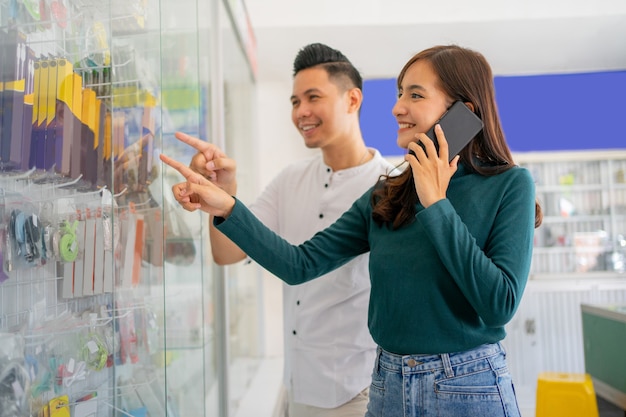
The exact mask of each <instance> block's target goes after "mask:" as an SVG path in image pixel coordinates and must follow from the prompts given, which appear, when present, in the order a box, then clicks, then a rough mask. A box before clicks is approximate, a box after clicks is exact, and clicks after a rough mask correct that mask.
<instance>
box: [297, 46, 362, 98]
mask: <svg viewBox="0 0 626 417" xmlns="http://www.w3.org/2000/svg"><path fill="white" fill-rule="evenodd" d="M317 66H320V67H322V68H324V69H325V70H326V72H327V73H328V76H329V77H330V78H335V79H342V78H343V79H345V78H347V79H349V80H350V83H351V84H352V85H351V86H349V87H348V88H354V87H357V88H359V89H361V90H362V89H363V78H361V74H360V73H359V71H358V70H357V69H356V68H355V67H354V65H352V63H351V62H350V60H349V59H348V58H346V56H345V55H344V54H342V53H341V51H339V50H337V49H333V48H331V47H330V46H328V45H324V44H323V43H312V44H309V45H307V46H305V47H304V48H302V49H300V51H299V52H298V55H296V59H294V61H293V75H294V77H295V76H296V74H298V73H299V72H300V71H302V70H304V69H307V68H312V67H317Z"/></svg>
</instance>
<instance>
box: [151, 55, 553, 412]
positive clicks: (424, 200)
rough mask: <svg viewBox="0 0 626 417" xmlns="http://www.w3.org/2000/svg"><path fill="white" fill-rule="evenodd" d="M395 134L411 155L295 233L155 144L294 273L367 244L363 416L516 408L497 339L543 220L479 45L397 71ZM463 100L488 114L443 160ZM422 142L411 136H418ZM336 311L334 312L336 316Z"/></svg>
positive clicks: (232, 234)
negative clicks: (307, 232) (270, 226)
mask: <svg viewBox="0 0 626 417" xmlns="http://www.w3.org/2000/svg"><path fill="white" fill-rule="evenodd" d="M398 93H399V94H398V101H397V103H396V105H395V106H394V108H393V112H394V115H395V117H396V118H397V120H398V124H399V130H398V139H397V142H398V145H399V146H401V147H403V148H407V149H408V150H409V151H412V153H411V152H409V153H407V155H406V156H405V160H406V161H407V162H408V163H409V166H410V169H406V170H405V171H404V172H403V173H402V174H401V175H399V176H396V177H391V176H390V177H383V178H381V180H380V181H379V182H378V183H377V184H375V185H374V187H372V189H370V190H369V191H368V192H367V193H365V194H364V195H363V196H362V197H361V198H360V199H359V200H357V201H356V202H355V203H354V205H353V206H352V207H351V208H350V209H349V210H348V211H347V212H346V213H344V215H343V216H342V217H341V218H340V219H339V220H337V222H335V223H334V224H333V225H332V226H330V227H329V228H327V229H325V230H324V231H322V232H319V233H318V234H316V235H315V236H314V237H312V238H311V239H310V240H309V241H307V242H305V243H303V244H301V245H299V246H292V245H289V244H288V243H286V242H285V241H283V240H282V239H280V238H279V237H278V236H276V235H274V234H273V233H272V232H270V231H268V230H267V229H266V228H265V227H264V226H263V225H262V224H261V223H259V222H258V220H256V219H255V218H254V216H252V215H251V214H250V212H249V211H248V210H247V209H246V207H245V206H244V205H243V204H242V203H241V202H239V201H238V200H236V199H235V198H233V197H230V196H228V195H227V194H226V193H225V192H223V191H222V190H220V189H218V188H217V187H216V186H214V185H213V184H212V183H210V182H209V181H208V180H206V179H204V178H203V177H201V176H199V175H198V174H194V173H193V172H192V171H191V170H190V169H188V168H186V167H185V166H184V165H182V164H180V163H178V162H176V161H173V160H171V159H170V158H168V157H166V156H162V159H163V161H164V162H166V163H168V164H170V165H171V166H173V167H174V168H176V169H178V170H179V171H180V172H181V173H182V174H183V175H184V176H185V177H186V179H187V182H186V183H181V184H177V185H176V186H174V188H173V192H174V194H175V196H176V199H177V200H178V201H179V202H180V203H181V204H183V206H184V207H185V208H186V209H188V210H195V209H202V210H204V211H206V212H208V213H210V214H212V215H213V216H215V218H214V219H213V221H214V224H215V225H216V226H217V227H218V229H219V230H220V231H222V232H223V233H225V234H226V235H227V236H228V237H229V238H230V239H231V240H233V241H234V242H235V243H236V244H237V245H239V246H240V247H241V249H243V250H244V252H246V253H247V254H248V255H249V256H250V257H251V258H253V259H255V260H256V261H257V262H258V263H259V264H261V265H262V266H263V267H265V268H266V269H268V270H269V271H270V272H272V273H274V274H275V275H277V276H278V277H280V278H281V279H283V280H284V281H285V282H287V283H288V284H299V283H302V282H305V281H308V280H311V279H314V278H315V277H317V276H319V275H322V274H324V273H326V272H328V271H330V270H332V269H334V268H337V267H338V266H340V265H342V264H344V263H346V262H347V261H349V260H350V259H352V258H353V257H354V256H357V255H359V254H361V253H365V252H368V251H369V252H370V279H371V282H372V289H371V295H370V302H369V312H368V316H369V317H368V323H369V329H370V333H371V334H372V337H373V339H374V341H375V342H376V343H377V344H378V354H377V358H376V363H375V365H374V369H373V373H372V383H371V386H370V401H369V405H368V411H367V414H366V417H378V416H409V415H410V416H421V415H428V416H430V415H433V416H446V417H450V416H468V415H477V416H481V417H489V416H519V415H520V412H519V408H518V405H517V401H516V399H515V393H514V389H513V384H512V381H511V377H510V374H509V372H508V370H507V367H506V361H505V353H504V351H503V350H502V347H501V345H500V341H501V340H502V339H503V338H504V337H505V330H504V326H505V324H506V323H507V322H508V321H509V320H510V319H511V318H512V317H513V315H514V314H515V311H516V310H517V307H518V306H519V303H520V300H521V298H522V294H523V291H524V287H525V285H526V281H527V277H528V272H529V269H530V262H531V254H532V241H533V233H534V227H535V226H538V225H539V224H540V223H541V211H540V209H539V206H538V205H536V204H535V197H534V183H533V180H532V177H531V176H530V174H529V173H528V171H527V170H525V169H523V168H520V167H518V166H515V165H514V163H513V160H512V157H511V152H510V150H509V148H508V145H507V143H506V141H505V139H504V134H503V132H502V128H501V126H500V121H499V117H498V112H497V108H496V104H495V94H494V87H493V76H492V73H491V69H490V67H489V64H488V63H487V61H486V60H485V59H484V57H483V56H482V55H481V54H479V53H477V52H475V51H472V50H469V49H466V48H461V47H458V46H436V47H433V48H430V49H427V50H424V51H422V52H420V53H418V54H417V55H415V56H414V57H413V58H411V60H409V61H408V62H407V63H406V65H405V66H404V68H403V69H402V71H401V72H400V75H399V77H398ZM457 100H461V101H462V102H464V103H465V104H466V105H467V106H468V108H470V109H471V110H472V111H473V112H474V113H475V114H476V115H477V116H478V117H479V118H480V119H482V121H483V124H484V127H483V129H482V131H481V132H480V133H478V134H477V135H476V136H475V137H474V138H473V139H472V140H471V141H470V143H469V144H468V145H467V146H466V147H465V148H464V149H463V150H462V151H461V152H460V154H459V155H458V156H455V157H454V158H452V160H451V162H448V161H449V160H450V159H449V158H448V144H447V141H446V139H445V132H443V131H442V129H441V128H440V126H437V127H436V128H435V133H436V136H437V140H438V143H439V150H438V152H437V149H436V148H435V145H434V143H433V142H432V141H431V140H430V139H428V137H427V136H426V135H425V133H424V132H426V131H427V130H428V129H429V128H430V127H431V126H432V125H433V124H434V123H435V122H436V121H437V120H438V119H439V118H440V117H441V115H442V114H443V113H445V111H446V110H447V109H448V108H449V107H450V106H451V105H452V103H454V102H455V101H457ZM418 142H419V143H418ZM338 319H341V318H338Z"/></svg>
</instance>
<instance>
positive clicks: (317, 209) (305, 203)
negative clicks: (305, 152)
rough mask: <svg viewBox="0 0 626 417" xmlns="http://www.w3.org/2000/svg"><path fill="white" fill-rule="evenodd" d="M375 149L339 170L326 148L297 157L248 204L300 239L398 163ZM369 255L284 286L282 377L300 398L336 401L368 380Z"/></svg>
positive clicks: (371, 351) (322, 403)
mask: <svg viewBox="0 0 626 417" xmlns="http://www.w3.org/2000/svg"><path fill="white" fill-rule="evenodd" d="M370 151H373V152H374V158H373V159H371V160H370V161H368V162H366V163H365V164H362V165H359V166H357V167H353V168H348V169H344V170H341V171H336V172H333V171H332V170H331V169H330V167H328V166H327V165H326V164H324V161H323V158H322V156H321V155H319V156H316V157H313V158H310V159H306V160H304V161H300V162H297V163H294V164H292V165H290V166H288V167H287V168H285V169H284V170H283V171H282V172H281V173H280V174H278V176H277V177H276V178H274V179H273V180H272V182H271V183H270V184H269V185H268V187H267V188H266V189H265V190H264V191H263V193H262V194H261V195H260V196H259V198H258V199H257V201H256V202H255V203H254V204H252V205H251V206H250V209H251V210H252V212H253V213H254V214H255V215H256V216H257V217H258V218H259V219H260V220H261V221H262V222H263V223H264V224H265V225H266V226H268V227H269V228H270V229H272V230H274V231H275V232H276V233H278V234H279V235H281V236H282V237H284V238H285V239H287V240H288V241H289V242H291V243H293V244H299V243H302V242H303V241H305V240H307V239H309V238H310V237H312V236H313V235H314V234H315V232H317V231H319V230H322V229H324V228H326V227H327V226H329V225H330V224H332V223H333V222H334V221H335V220H337V219H338V218H339V217H340V216H341V214H343V212H344V211H346V210H347V209H348V208H350V206H351V205H352V203H353V202H354V201H355V200H356V199H357V198H359V197H360V196H361V195H363V193H365V191H367V190H368V189H369V188H370V187H372V186H373V185H374V184H375V183H376V180H377V179H378V178H379V177H380V175H381V174H387V173H389V172H391V171H392V170H393V168H394V167H393V165H391V164H390V163H389V162H387V161H386V160H385V159H383V158H382V156H381V155H380V153H379V152H378V151H377V150H373V149H370ZM368 260H369V254H366V255H362V256H359V257H358V258H356V259H353V260H352V261H351V262H349V263H348V264H346V265H344V266H342V267H341V268H339V269H337V270H335V271H333V272H331V273H328V274H326V275H324V276H322V277H320V278H317V279H314V280H312V281H309V282H307V283H305V284H301V285H296V286H288V285H286V284H285V285H284V287H283V290H284V291H283V304H284V305H283V311H284V326H285V329H284V330H285V335H284V337H285V365H284V370H285V373H284V381H285V385H286V387H287V389H288V390H289V391H290V394H291V395H292V398H293V401H294V402H296V403H300V404H306V405H312V406H315V407H322V408H335V407H338V406H340V405H342V404H345V403H346V402H348V401H350V400H351V399H352V398H354V397H355V396H356V395H357V394H358V393H359V392H361V391H362V390H363V389H364V388H366V387H367V386H369V384H370V381H371V374H372V368H373V365H374V358H375V350H376V345H375V344H374V341H373V340H372V338H371V336H370V334H369V330H368V328H367V309H368V303H369V292H370V281H369V272H368Z"/></svg>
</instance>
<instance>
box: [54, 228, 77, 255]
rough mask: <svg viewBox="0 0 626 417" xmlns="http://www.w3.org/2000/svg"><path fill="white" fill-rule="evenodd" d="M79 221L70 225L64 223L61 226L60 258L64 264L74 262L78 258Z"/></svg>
mask: <svg viewBox="0 0 626 417" xmlns="http://www.w3.org/2000/svg"><path fill="white" fill-rule="evenodd" d="M77 227H78V220H74V222H73V223H72V224H71V225H70V224H69V222H67V221H64V222H63V225H62V226H61V235H60V238H59V251H58V253H59V257H60V258H61V260H62V261H64V262H74V261H75V260H76V258H77V257H78V249H79V248H78V242H77V240H76V228H77Z"/></svg>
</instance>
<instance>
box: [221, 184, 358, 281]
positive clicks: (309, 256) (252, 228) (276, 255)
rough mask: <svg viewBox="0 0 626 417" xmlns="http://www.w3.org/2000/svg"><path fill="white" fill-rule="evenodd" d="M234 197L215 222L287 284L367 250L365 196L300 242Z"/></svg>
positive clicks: (337, 264) (339, 263) (317, 275)
mask: <svg viewBox="0 0 626 417" xmlns="http://www.w3.org/2000/svg"><path fill="white" fill-rule="evenodd" d="M235 200H236V202H235V206H234V208H233V211H232V213H231V214H230V216H229V217H228V218H227V219H224V218H220V217H216V218H214V220H213V222H214V225H215V226H216V227H217V228H218V229H219V230H220V231H221V232H222V233H224V234H225V235H226V236H228V237H229V238H230V239H231V240H232V241H233V242H235V243H236V244H237V245H238V246H239V247H240V248H241V249H242V250H243V251H244V252H245V253H246V254H248V256H249V257H250V258H252V259H254V260H255V261H256V262H257V263H258V264H259V265H261V266H262V267H264V268H265V269H267V270H268V271H270V272H271V273H272V274H274V275H276V276H277V277H279V278H280V279H282V280H283V281H285V282H286V283H287V284H290V285H296V284H301V283H303V282H306V281H310V280H312V279H314V278H317V277H319V276H321V275H323V274H325V273H327V272H330V271H332V270H334V269H336V268H338V267H340V266H341V265H343V264H345V263H347V262H348V261H350V260H351V259H352V258H354V257H355V256H357V255H360V254H362V253H365V252H367V251H369V244H368V240H367V236H368V231H367V229H368V224H369V219H368V214H367V211H368V210H367V207H368V206H367V201H368V199H367V198H366V196H365V195H364V196H362V197H361V198H360V199H359V200H357V201H356V202H355V203H354V204H353V205H352V207H351V208H350V209H349V210H348V211H347V212H345V213H344V214H343V215H342V216H341V217H340V218H339V219H338V220H337V221H336V222H335V223H333V224H332V225H331V226H329V227H328V228H326V229H325V230H322V231H320V232H318V233H316V234H315V236H313V237H312V238H311V239H309V240H308V241H306V242H304V243H302V244H300V245H292V244H290V243H289V242H287V241H286V240H285V239H283V238H281V237H280V236H278V235H277V234H276V233H274V232H273V231H271V230H270V229H268V228H267V227H266V226H265V225H263V223H261V222H260V221H259V220H258V219H257V218H256V217H255V216H254V215H253V214H252V213H251V212H250V210H248V208H247V207H246V206H245V205H244V204H243V203H241V202H240V201H239V200H237V199H235ZM364 204H365V205H364Z"/></svg>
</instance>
